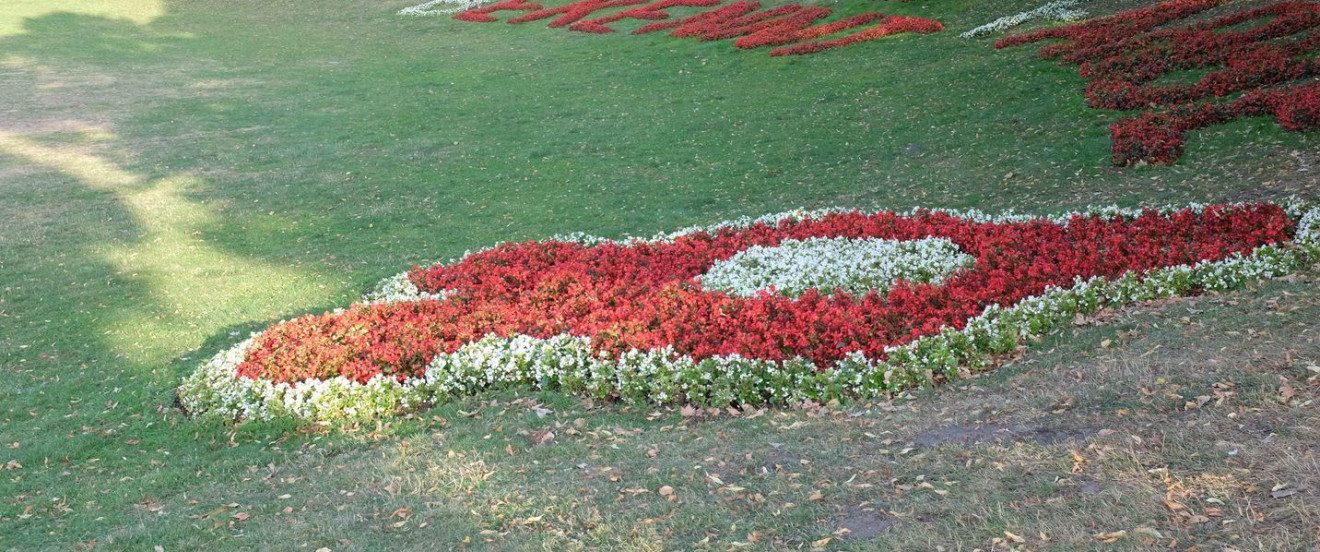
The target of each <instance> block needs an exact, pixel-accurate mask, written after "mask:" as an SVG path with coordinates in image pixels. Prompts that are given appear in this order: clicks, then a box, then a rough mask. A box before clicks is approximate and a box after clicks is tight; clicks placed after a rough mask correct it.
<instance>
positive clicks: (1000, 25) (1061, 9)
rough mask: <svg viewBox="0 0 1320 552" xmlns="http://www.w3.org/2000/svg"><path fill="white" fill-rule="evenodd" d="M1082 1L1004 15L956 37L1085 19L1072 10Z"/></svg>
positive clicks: (1061, 1)
mask: <svg viewBox="0 0 1320 552" xmlns="http://www.w3.org/2000/svg"><path fill="white" fill-rule="evenodd" d="M1082 1H1083V0H1057V1H1055V2H1050V3H1048V4H1044V5H1042V6H1040V7H1038V8H1036V9H1034V10H1027V11H1024V12H1021V13H1017V14H1013V15H1005V16H1004V17H1001V18H999V19H996V20H994V21H991V22H989V23H986V24H985V25H981V26H980V27H977V28H975V29H972V30H970V31H967V32H965V33H962V34H960V35H958V36H960V37H963V38H976V37H978V36H981V35H983V34H987V33H992V32H995V31H1002V30H1004V29H1008V28H1010V27H1016V26H1018V25H1021V24H1023V23H1026V22H1028V21H1031V20H1033V19H1049V20H1052V21H1065V22H1067V21H1076V20H1078V19H1085V18H1086V16H1087V15H1089V14H1088V13H1086V11H1085V10H1074V9H1072V8H1073V7H1075V6H1077V5H1078V4H1081V3H1082Z"/></svg>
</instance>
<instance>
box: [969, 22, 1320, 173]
mask: <svg viewBox="0 0 1320 552" xmlns="http://www.w3.org/2000/svg"><path fill="white" fill-rule="evenodd" d="M1225 3H1227V0H1174V1H1172V2H1165V3H1163V4H1159V5H1157V6H1152V7H1148V8H1143V9H1137V10H1132V11H1127V12H1122V13H1119V14H1117V15H1114V16H1111V17H1106V18H1101V19H1095V20H1091V21H1086V22H1083V23H1079V24H1075V25H1069V26H1065V27H1058V28H1053V29H1045V30H1040V31H1036V32H1031V33H1026V34H1021V35H1016V36H1010V37H1007V38H1004V39H1003V40H1000V41H999V42H998V43H996V44H995V47H996V48H1005V47H1009V46H1016V45H1020V44H1028V43H1033V42H1039V41H1042V40H1049V39H1064V40H1065V42H1054V43H1051V44H1048V45H1046V46H1044V47H1042V48H1041V49H1040V56H1041V57H1044V58H1060V59H1061V60H1062V61H1063V62H1064V63H1071V64H1075V65H1078V66H1079V67H1080V69H1081V75H1082V77H1084V78H1086V79H1087V80H1088V81H1089V83H1088V84H1087V87H1086V100H1087V102H1088V103H1089V104H1090V105H1091V106H1092V107H1096V108H1104V109H1126V110H1148V111H1146V112H1144V113H1141V114H1139V115H1137V116H1135V117H1131V118H1126V119H1122V120H1119V121H1118V122H1116V123H1114V125H1113V127H1112V128H1111V133H1112V135H1113V139H1114V146H1113V162H1114V164H1116V165H1131V164H1135V163H1139V162H1148V163H1162V164H1168V163H1173V162H1174V161H1176V160H1177V159H1178V157H1180V156H1181V155H1182V152H1183V146H1184V140H1185V135H1186V133H1187V132H1189V131H1191V130H1195V129H1199V128H1204V127H1206V126H1210V125H1215V124H1220V123H1224V122H1228V121H1232V120H1234V119H1237V118H1238V117H1243V116H1251V115H1273V116H1274V118H1275V119H1276V120H1277V121H1278V122H1279V123H1280V124H1282V125H1283V127H1284V128H1285V129H1287V130H1291V131H1301V130H1308V129H1314V128H1317V126H1320V101H1317V93H1318V92H1320V81H1315V80H1309V79H1313V78H1314V77H1316V76H1320V57H1317V55H1318V54H1320V32H1316V29H1317V28H1320V3H1316V2H1281V3H1277V4H1273V5H1270V6H1264V7H1260V8H1256V9H1251V10H1244V11H1240V12H1237V13H1232V14H1228V15H1224V16H1221V17H1218V18H1214V19H1209V20H1206V21H1202V22H1199V23H1194V24H1190V25H1185V26H1181V27H1169V25H1170V24H1173V23H1175V22H1177V21H1179V20H1182V19H1185V18H1187V17H1190V16H1192V15H1196V14H1199V13H1201V12H1204V11H1207V10H1210V9H1212V8H1215V7H1218V6H1220V5H1222V4H1225ZM1257 20H1262V23H1261V24H1259V25H1257V26H1253V27H1250V28H1240V26H1242V25H1243V24H1248V23H1252V22H1255V21H1257ZM1234 27H1239V28H1234ZM1188 70H1208V71H1207V72H1206V73H1205V75H1204V76H1203V77H1202V78H1200V79H1199V80H1197V81H1196V82H1192V83H1162V84H1161V83H1157V82H1156V81H1157V80H1158V79H1160V78H1161V77H1165V76H1167V75H1171V74H1174V73H1177V72H1180V71H1188ZM1237 94H1243V95H1241V96H1239V97H1237V99H1234V100H1220V99H1221V98H1228V97H1230V96H1233V95H1237Z"/></svg>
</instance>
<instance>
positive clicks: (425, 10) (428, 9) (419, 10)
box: [398, 0, 490, 16]
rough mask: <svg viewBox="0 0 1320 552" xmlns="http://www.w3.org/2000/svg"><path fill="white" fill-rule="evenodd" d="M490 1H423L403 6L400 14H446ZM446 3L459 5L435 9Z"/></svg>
mask: <svg viewBox="0 0 1320 552" xmlns="http://www.w3.org/2000/svg"><path fill="white" fill-rule="evenodd" d="M489 1H490V0H431V1H429V2H423V3H421V4H417V5H416V6H408V7H406V8H403V9H401V10H399V11H398V15H413V16H422V15H445V14H450V13H458V12H461V11H467V10H470V9H472V8H475V7H478V6H480V5H482V4H485V3H486V2H489ZM445 4H457V5H458V7H457V8H445V9H435V7H436V6H442V5H445Z"/></svg>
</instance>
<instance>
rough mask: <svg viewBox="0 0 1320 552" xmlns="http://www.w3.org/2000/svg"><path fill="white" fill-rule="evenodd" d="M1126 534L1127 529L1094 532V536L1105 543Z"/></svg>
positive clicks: (1114, 540)
mask: <svg viewBox="0 0 1320 552" xmlns="http://www.w3.org/2000/svg"><path fill="white" fill-rule="evenodd" d="M1127 534H1128V532H1127V531H1114V532H1112V533H1096V534H1095V538H1097V539H1099V540H1100V541H1103V542H1106V543H1111V542H1116V541H1118V540H1119V539H1122V538H1125V537H1127Z"/></svg>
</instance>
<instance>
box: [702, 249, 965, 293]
mask: <svg viewBox="0 0 1320 552" xmlns="http://www.w3.org/2000/svg"><path fill="white" fill-rule="evenodd" d="M974 263H976V258H975V257H973V256H971V255H967V254H965V253H962V252H961V251H959V249H958V246H957V245H954V243H953V242H951V241H949V240H947V239H945V238H924V239H919V240H907V241H899V240H885V239H849V238H807V239H805V240H784V241H783V242H781V243H780V244H779V245H778V246H774V247H768V246H754V247H750V248H747V249H745V250H743V251H739V252H738V253H737V254H736V255H734V256H733V257H731V258H729V259H726V260H723V261H719V262H717V263H715V264H714V265H713V266H711V267H710V270H708V271H706V273H705V274H703V275H701V276H699V277H698V280H699V281H700V282H701V285H702V286H703V287H705V288H706V289H710V290H719V291H724V292H728V293H730V294H732V295H738V296H742V297H751V296H754V295H756V294H758V293H761V292H773V293H778V294H781V295H785V296H788V297H800V296H801V295H802V294H803V293H806V292H807V290H809V289H816V290H819V291H820V292H822V293H826V294H828V293H832V292H833V291H834V290H835V289H840V290H843V291H845V292H847V293H851V294H864V293H866V292H867V291H869V290H873V289H874V290H876V291H877V292H879V293H881V294H883V293H885V292H886V291H888V289H889V287H890V286H892V285H893V284H894V283H895V282H897V281H898V280H900V279H903V280H907V281H909V282H920V283H935V284H938V283H940V282H942V281H943V280H944V277H945V276H948V275H950V274H952V273H953V271H955V270H957V269H958V268H962V267H969V266H971V265H973V264H974Z"/></svg>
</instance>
